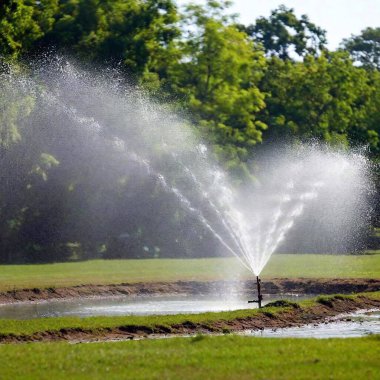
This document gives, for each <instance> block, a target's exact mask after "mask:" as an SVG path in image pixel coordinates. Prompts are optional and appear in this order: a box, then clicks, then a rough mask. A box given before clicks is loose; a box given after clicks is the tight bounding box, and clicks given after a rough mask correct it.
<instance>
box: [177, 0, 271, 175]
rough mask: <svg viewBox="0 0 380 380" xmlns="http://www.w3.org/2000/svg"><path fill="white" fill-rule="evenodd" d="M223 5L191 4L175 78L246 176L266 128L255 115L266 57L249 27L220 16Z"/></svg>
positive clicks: (222, 153)
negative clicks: (242, 28)
mask: <svg viewBox="0 0 380 380" xmlns="http://www.w3.org/2000/svg"><path fill="white" fill-rule="evenodd" d="M223 5H224V4H219V3H216V2H214V1H210V2H208V5H207V7H206V8H203V7H200V6H190V7H188V8H187V11H186V13H185V15H184V18H185V20H186V22H188V23H190V24H191V25H194V24H195V25H196V29H194V30H193V31H190V32H189V34H188V36H187V38H186V39H184V40H183V41H182V42H181V52H182V58H181V60H180V61H178V62H177V64H175V65H174V66H173V67H172V68H171V80H172V88H173V89H174V91H175V92H176V93H178V94H182V96H185V99H186V104H187V107H188V109H189V110H190V112H191V114H192V116H193V120H194V122H195V123H196V124H197V125H199V126H200V128H201V131H202V133H203V134H204V136H206V139H207V140H208V141H210V142H211V143H212V144H213V146H214V150H215V152H216V154H217V156H218V157H219V159H221V160H222V162H224V163H225V164H226V166H227V168H229V169H231V171H233V172H235V174H236V176H237V177H239V176H240V177H241V178H242V177H243V176H244V175H247V173H248V170H247V166H246V162H247V160H248V158H249V157H250V155H251V151H252V147H254V146H255V145H256V144H257V143H259V142H261V139H262V131H263V130H264V129H265V128H266V125H265V124H264V123H262V122H261V121H260V120H259V119H257V117H256V114H257V113H258V112H259V111H260V110H261V109H262V108H264V106H265V103H264V94H263V93H262V92H261V91H260V90H259V88H258V87H257V83H258V81H259V80H260V78H261V77H262V75H263V73H264V70H265V65H266V63H265V58H264V55H263V52H262V51H261V50H259V49H257V48H255V46H254V44H253V43H252V42H251V41H249V39H248V38H247V35H246V34H245V33H244V32H241V31H239V30H237V28H236V27H235V26H233V25H229V24H227V23H226V22H225V21H226V19H225V18H223V16H220V17H219V16H218V10H222V9H223Z"/></svg>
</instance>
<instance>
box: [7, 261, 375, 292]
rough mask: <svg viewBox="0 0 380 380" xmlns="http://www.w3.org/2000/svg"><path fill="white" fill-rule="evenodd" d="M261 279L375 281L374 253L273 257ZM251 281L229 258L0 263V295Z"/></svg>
mask: <svg viewBox="0 0 380 380" xmlns="http://www.w3.org/2000/svg"><path fill="white" fill-rule="evenodd" d="M262 275H263V277H264V278H273V277H313V278H316V277H322V278H333V277H334V278H337V277H349V278H380V255H294V254H293V255H292V254H288V255H274V256H273V257H272V258H271V260H270V261H269V263H268V265H267V267H266V268H265V270H264V272H263V274H262ZM241 276H242V277H251V275H250V274H249V273H248V272H247V271H246V270H245V269H244V268H242V266H241V264H240V263H239V262H238V260H237V259H235V258H209V259H152V260H91V261H86V262H75V263H57V264H41V265H1V266H0V291H6V290H12V289H22V288H49V287H63V286H74V285H82V284H119V283H123V282H131V283H132V282H155V281H178V280H184V281H185V280H200V281H202V280H222V279H234V278H235V279H238V278H240V277H241Z"/></svg>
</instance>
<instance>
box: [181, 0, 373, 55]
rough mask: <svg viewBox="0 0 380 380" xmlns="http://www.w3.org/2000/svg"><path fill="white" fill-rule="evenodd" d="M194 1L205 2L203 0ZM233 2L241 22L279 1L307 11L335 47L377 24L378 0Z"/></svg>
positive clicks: (264, 12)
mask: <svg viewBox="0 0 380 380" xmlns="http://www.w3.org/2000/svg"><path fill="white" fill-rule="evenodd" d="M177 2H178V4H184V3H187V2H188V1H186V0H177ZM194 2H196V3H205V1H203V0H196V1H194ZM234 3H235V4H234V6H233V7H232V8H231V10H232V12H236V13H239V14H240V18H239V19H240V21H241V22H243V23H244V24H250V23H253V22H254V20H255V19H256V18H258V17H260V16H264V17H268V16H269V15H270V11H271V10H272V9H275V8H277V7H278V6H279V5H280V4H284V5H286V6H287V7H289V8H294V10H295V13H296V14H297V15H298V16H300V15H302V14H306V15H308V16H309V18H310V20H311V21H312V22H314V23H315V24H317V25H318V26H320V27H322V28H323V29H325V30H326V31H327V38H328V46H329V48H330V49H335V48H337V47H338V45H339V43H340V42H341V41H342V39H343V38H347V37H350V35H351V34H359V33H360V31H361V30H362V29H364V28H366V27H368V26H371V27H380V0H282V1H281V0H234Z"/></svg>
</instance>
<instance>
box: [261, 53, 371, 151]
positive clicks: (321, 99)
mask: <svg viewBox="0 0 380 380" xmlns="http://www.w3.org/2000/svg"><path fill="white" fill-rule="evenodd" d="M261 89H262V91H265V92H268V93H269V96H268V98H267V100H266V102H267V108H266V109H265V110H264V111H263V113H264V114H265V116H263V118H264V120H265V121H266V123H267V124H268V125H269V129H268V132H267V133H266V134H265V135H264V138H265V139H266V140H267V141H268V142H269V141H273V140H276V141H278V140H279V139H281V140H283V139H284V138H286V139H291V140H293V139H301V140H308V139H310V138H317V139H319V140H322V141H327V142H328V143H331V144H343V145H348V144H350V143H351V144H354V145H355V144H369V145H371V146H372V147H376V146H377V144H378V137H377V132H376V131H375V130H373V129H367V128H366V127H365V128H363V126H364V125H365V124H364V121H365V119H366V117H367V108H368V105H369V103H368V102H369V100H370V99H371V94H372V93H373V89H372V87H371V83H370V81H369V78H368V75H367V73H366V71H365V70H363V69H360V68H357V67H355V66H354V65H353V63H352V61H351V59H350V58H349V56H348V54H347V53H344V52H336V53H329V54H322V55H321V56H320V57H313V56H307V57H305V59H304V62H291V61H283V60H280V59H279V58H276V57H275V58H272V60H271V62H270V64H269V69H268V71H267V72H266V75H265V77H264V79H263V81H262V84H261ZM354 130H356V131H357V132H356V136H357V138H356V139H353V137H354ZM359 131H361V133H360V136H361V137H360V139H358V136H359Z"/></svg>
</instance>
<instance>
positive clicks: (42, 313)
mask: <svg viewBox="0 0 380 380" xmlns="http://www.w3.org/2000/svg"><path fill="white" fill-rule="evenodd" d="M312 297H313V295H307V296H304V295H302V296H298V295H289V294H288V295H274V294H272V295H270V296H268V297H266V298H265V300H264V302H263V304H264V305H265V304H266V303H268V302H272V301H274V300H278V299H282V298H286V299H288V300H293V301H300V300H302V299H307V298H312ZM247 299H248V298H244V299H236V298H233V299H223V298H211V297H210V296H198V297H194V296H185V295H169V296H168V295H165V296H154V297H152V296H149V297H148V296H145V297H141V296H140V297H125V296H123V297H107V298H73V299H68V300H67V299H66V300H51V301H38V302H36V301H33V302H19V303H14V304H4V305H0V319H33V318H43V317H62V316H78V317H90V316H117V315H119V316H122V315H153V314H181V313H186V314H188V313H204V312H217V311H231V310H239V309H248V308H257V304H256V303H249V304H248V303H247Z"/></svg>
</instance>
